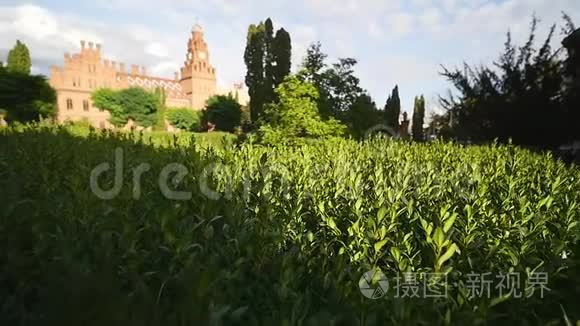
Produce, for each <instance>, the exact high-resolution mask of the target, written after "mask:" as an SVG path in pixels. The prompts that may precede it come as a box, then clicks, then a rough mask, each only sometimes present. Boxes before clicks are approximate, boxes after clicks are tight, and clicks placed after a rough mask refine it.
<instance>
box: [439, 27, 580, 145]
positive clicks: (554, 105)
mask: <svg viewBox="0 0 580 326" xmlns="http://www.w3.org/2000/svg"><path fill="white" fill-rule="evenodd" d="M536 27H537V19H536V18H535V17H534V18H533V19H532V22H531V27H530V36H529V37H528V40H527V42H526V43H525V44H524V45H522V46H519V47H518V46H514V45H513V44H512V40H511V35H510V33H508V34H507V40H506V43H505V46H504V51H503V53H501V55H500V56H499V59H498V60H497V61H496V62H494V63H493V67H487V66H484V65H481V66H475V67H472V66H469V65H468V64H465V65H464V66H463V67H462V68H461V69H453V70H450V69H447V68H445V67H443V72H442V75H443V76H444V77H446V78H447V79H448V80H449V81H450V82H451V83H452V85H453V86H454V87H455V88H456V90H457V92H456V93H458V95H456V96H455V95H451V94H450V95H448V96H447V97H441V99H440V102H441V105H442V106H443V108H445V109H446V110H447V115H448V117H449V120H450V121H451V128H452V132H453V135H454V137H455V138H457V139H460V140H469V141H472V142H487V141H492V140H494V139H497V140H498V141H500V142H508V141H509V140H510V139H511V140H512V142H513V143H514V144H517V145H524V146H533V147H542V148H554V147H555V146H557V145H559V144H561V143H562V142H563V141H565V140H566V139H567V138H570V135H572V134H573V133H574V132H575V131H574V129H576V130H577V129H578V125H577V121H578V120H577V119H576V120H575V122H572V123H570V121H571V120H574V116H573V115H572V113H571V111H570V110H568V109H567V105H565V104H563V103H565V98H566V96H565V93H563V89H564V87H563V86H564V78H563V76H564V75H565V74H564V72H563V71H562V66H563V65H562V62H561V60H559V59H558V53H559V52H558V51H557V50H556V51H554V50H552V48H551V46H550V44H551V42H552V37H553V34H554V30H555V25H553V26H552V27H551V29H550V32H549V33H548V36H547V37H546V39H545V40H544V42H543V43H542V44H541V46H539V47H536V46H535V39H536V35H535V34H536ZM563 99H564V101H563Z"/></svg>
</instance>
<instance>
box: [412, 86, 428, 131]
mask: <svg viewBox="0 0 580 326" xmlns="http://www.w3.org/2000/svg"><path fill="white" fill-rule="evenodd" d="M424 120H425V98H424V97H423V95H421V97H415V106H414V108H413V125H412V131H413V140H415V141H423V140H424V135H423V123H424Z"/></svg>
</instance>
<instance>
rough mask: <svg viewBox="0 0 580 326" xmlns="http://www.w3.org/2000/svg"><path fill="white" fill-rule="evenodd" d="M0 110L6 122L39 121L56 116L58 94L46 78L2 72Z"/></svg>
mask: <svg viewBox="0 0 580 326" xmlns="http://www.w3.org/2000/svg"><path fill="white" fill-rule="evenodd" d="M0 110H2V111H3V112H5V115H6V117H5V119H6V121H19V122H28V121H37V120H39V119H40V118H41V117H43V118H50V117H54V115H55V114H56V92H55V90H54V89H53V88H52V87H51V86H50V85H49V84H48V82H47V81H46V79H45V77H44V76H36V75H32V76H31V75H28V74H25V73H20V72H11V71H7V70H2V71H0Z"/></svg>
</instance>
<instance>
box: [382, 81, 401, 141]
mask: <svg viewBox="0 0 580 326" xmlns="http://www.w3.org/2000/svg"><path fill="white" fill-rule="evenodd" d="M400 113H401V100H400V99H399V86H395V88H393V91H392V92H391V95H390V96H389V98H388V99H387V103H386V104H385V123H386V124H387V126H390V127H392V128H394V129H395V130H397V128H398V127H399V115H400Z"/></svg>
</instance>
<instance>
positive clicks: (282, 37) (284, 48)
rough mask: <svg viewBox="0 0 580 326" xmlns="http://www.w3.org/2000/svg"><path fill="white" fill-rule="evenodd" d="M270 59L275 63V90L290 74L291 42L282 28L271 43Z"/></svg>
mask: <svg viewBox="0 0 580 326" xmlns="http://www.w3.org/2000/svg"><path fill="white" fill-rule="evenodd" d="M272 57H273V59H274V62H275V63H276V66H275V67H274V74H273V77H274V78H273V80H274V88H276V87H278V85H280V84H281V83H282V82H283V81H284V78H286V76H288V75H289V74H290V69H291V68H292V61H291V57H292V42H291V39H290V34H289V33H288V32H287V31H286V30H285V29H284V28H280V29H279V30H278V31H277V32H276V37H274V42H273V43H272Z"/></svg>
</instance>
